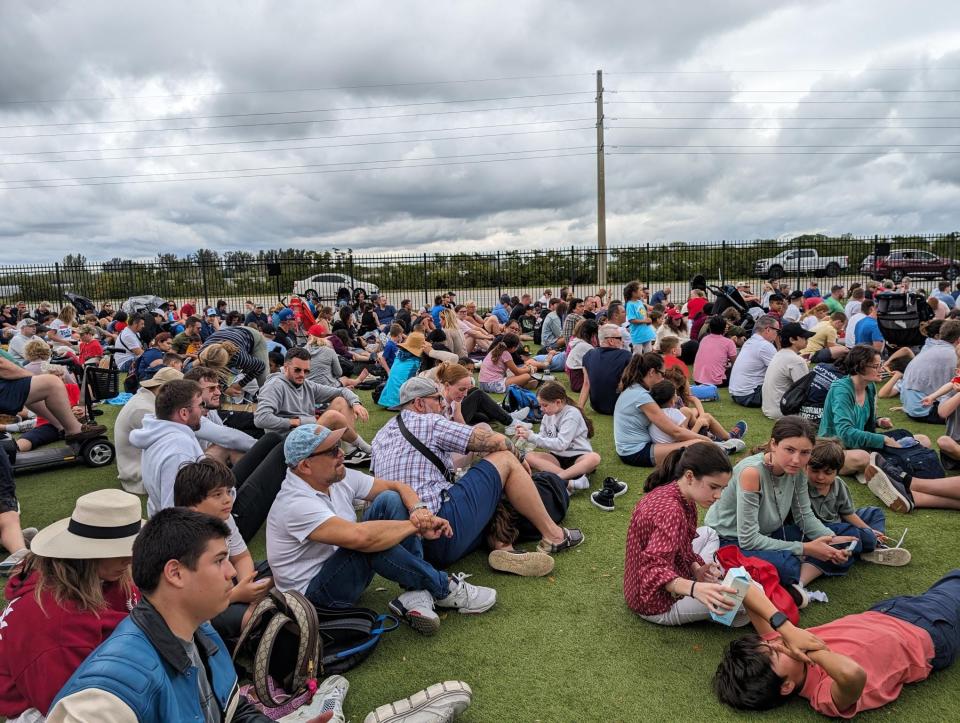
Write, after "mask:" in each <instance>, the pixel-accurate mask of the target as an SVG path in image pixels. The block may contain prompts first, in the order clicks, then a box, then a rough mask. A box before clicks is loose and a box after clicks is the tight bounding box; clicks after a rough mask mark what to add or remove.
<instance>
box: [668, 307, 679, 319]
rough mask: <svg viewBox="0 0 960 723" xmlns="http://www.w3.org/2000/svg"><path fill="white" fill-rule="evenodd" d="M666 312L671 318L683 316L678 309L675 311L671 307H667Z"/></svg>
mask: <svg viewBox="0 0 960 723" xmlns="http://www.w3.org/2000/svg"><path fill="white" fill-rule="evenodd" d="M666 314H667V316H669V317H670V318H671V319H682V318H683V314H681V313H680V312H679V311H677V310H676V309H674V308H673V307H671V308H669V309H667V311H666Z"/></svg>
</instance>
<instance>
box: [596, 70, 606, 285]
mask: <svg viewBox="0 0 960 723" xmlns="http://www.w3.org/2000/svg"><path fill="white" fill-rule="evenodd" d="M603 152H604V148H603V71H602V70H598V71H597V286H606V285H607V191H606V186H607V182H606V176H605V173H604V170H603Z"/></svg>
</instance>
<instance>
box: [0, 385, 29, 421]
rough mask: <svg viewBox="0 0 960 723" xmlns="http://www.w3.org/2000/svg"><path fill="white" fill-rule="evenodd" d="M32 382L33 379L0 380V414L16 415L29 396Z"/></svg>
mask: <svg viewBox="0 0 960 723" xmlns="http://www.w3.org/2000/svg"><path fill="white" fill-rule="evenodd" d="M32 380H33V377H24V378H23V379H0V414H16V413H17V412H19V411H20V410H21V409H23V405H24V404H26V403H27V397H29V396H30V382H31V381H32Z"/></svg>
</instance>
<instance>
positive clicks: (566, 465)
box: [553, 454, 583, 469]
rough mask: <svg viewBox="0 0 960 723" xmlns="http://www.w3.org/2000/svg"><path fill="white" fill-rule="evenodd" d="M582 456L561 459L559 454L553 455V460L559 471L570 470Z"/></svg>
mask: <svg viewBox="0 0 960 723" xmlns="http://www.w3.org/2000/svg"><path fill="white" fill-rule="evenodd" d="M582 456H583V455H582V454H575V455H573V456H572V457H561V456H560V455H559V454H555V455H553V457H554V459H556V460H557V462H558V463H559V464H560V467H561V469H570V468H571V467H573V465H575V464H576V463H577V460H579V459H580V458H581V457H582Z"/></svg>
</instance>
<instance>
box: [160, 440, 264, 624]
mask: <svg viewBox="0 0 960 723" xmlns="http://www.w3.org/2000/svg"><path fill="white" fill-rule="evenodd" d="M235 484H236V479H235V478H234V476H233V472H231V471H230V468H229V467H227V466H226V465H225V464H223V462H218V461H217V460H214V459H210V458H209V457H203V458H201V459H200V460H198V461H196V462H191V463H189V464H185V465H183V466H182V467H181V468H180V470H179V471H178V472H177V479H176V481H175V482H174V486H173V503H174V504H175V505H176V506H177V507H188V508H189V509H191V510H194V511H195V512H202V513H204V514H206V515H210V516H211V517H216V518H217V519H218V520H223V521H224V522H225V523H226V525H227V527H228V528H230V537H228V538H227V551H228V553H229V555H230V562H231V564H233V567H234V568H235V569H236V571H237V576H236V578H235V581H236V584H235V585H234V587H233V589H232V590H231V591H230V605H229V606H228V607H227V609H226V610H224V611H223V612H222V613H220V614H219V615H217V616H216V617H215V618H213V619H212V620H211V621H210V623H211V624H212V625H213V627H214V628H215V629H216V631H217V632H218V633H220V637H222V638H223V639H224V640H228V641H236V640H237V638H239V637H240V631H241V630H242V629H243V626H244V625H245V624H246V622H247V620H249V618H250V613H251V612H252V611H253V607H254V605H256V604H257V603H258V602H259V601H260V599H261V598H262V597H263V596H264V595H266V594H267V591H268V590H270V587H271V586H272V585H273V579H272V578H270V577H265V578H262V579H260V580H255V578H256V576H257V571H256V569H255V568H254V564H253V557H252V556H251V555H250V552H249V551H248V550H247V545H246V543H245V542H244V541H243V538H242V537H241V536H240V531H239V530H238V529H237V523H236V522H234V520H233V516H232V515H231V514H230V513H231V512H232V511H233V498H234V492H233V488H234V485H235Z"/></svg>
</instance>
